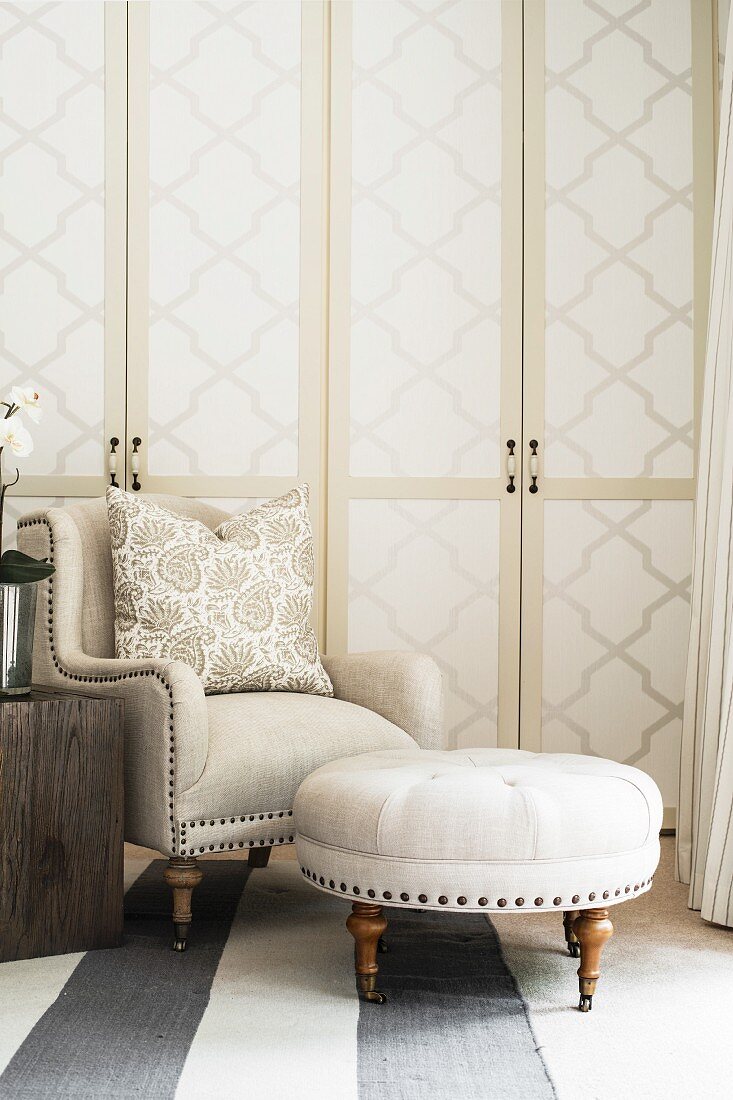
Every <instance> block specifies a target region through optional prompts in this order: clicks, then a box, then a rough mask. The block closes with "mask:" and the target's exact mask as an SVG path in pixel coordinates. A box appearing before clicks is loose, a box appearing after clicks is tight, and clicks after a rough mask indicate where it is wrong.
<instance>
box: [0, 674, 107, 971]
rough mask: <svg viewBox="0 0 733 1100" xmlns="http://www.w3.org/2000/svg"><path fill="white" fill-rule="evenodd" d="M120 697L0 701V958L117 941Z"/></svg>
mask: <svg viewBox="0 0 733 1100" xmlns="http://www.w3.org/2000/svg"><path fill="white" fill-rule="evenodd" d="M122 715H123V703H122V700H121V699H109V698H104V699H98V698H94V697H92V696H88V695H82V694H77V693H73V692H66V691H51V690H46V689H44V688H40V689H34V690H33V691H32V692H31V693H30V694H29V695H25V696H21V697H18V696H16V697H14V698H7V697H0V962H8V961H9V960H11V959H30V958H35V957H37V956H40V955H61V954H64V953H65V952H67V951H89V950H92V949H94V948H100V947H118V946H119V945H120V943H121V942H122V916H123V914H122V898H123V888H122V882H123V878H122V876H123V866H122V864H123V851H124V848H123V817H124V804H123V758H122V752H123V730H122Z"/></svg>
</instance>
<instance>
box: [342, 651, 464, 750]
mask: <svg viewBox="0 0 733 1100" xmlns="http://www.w3.org/2000/svg"><path fill="white" fill-rule="evenodd" d="M322 660H323V665H324V668H325V669H326V672H327V673H328V675H329V676H330V677H331V682H332V683H333V693H334V695H335V697H336V698H337V699H345V700H346V701H347V702H349V703H356V704H357V705H358V706H360V707H366V708H367V710H373V711H375V713H376V714H381V715H382V717H383V718H386V719H387V720H388V721H389V722H393V723H394V724H395V725H396V726H399V727H400V729H403V730H404V731H405V732H406V733H409V734H410V736H411V737H414V738H415V740H416V741H417V743H418V745H419V746H420V748H423V749H442V748H443V747H444V742H445V731H444V725H443V680H442V676H441V673H440V669H439V668H438V666H437V664H436V663H435V661H434V660H433V658H432V657H428V656H427V654H424V653H401V652H397V651H395V652H389V651H381V652H376V653H349V654H346V655H345V656H343V657H328V656H324V657H323V658H322Z"/></svg>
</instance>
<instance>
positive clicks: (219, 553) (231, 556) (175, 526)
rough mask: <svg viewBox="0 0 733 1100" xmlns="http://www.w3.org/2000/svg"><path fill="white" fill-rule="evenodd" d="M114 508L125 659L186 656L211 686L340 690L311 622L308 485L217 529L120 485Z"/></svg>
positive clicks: (118, 615) (119, 630) (120, 641)
mask: <svg viewBox="0 0 733 1100" xmlns="http://www.w3.org/2000/svg"><path fill="white" fill-rule="evenodd" d="M107 510H108V514H109V527H110V534H111V539H112V564H113V571H114V589H115V646H116V651H117V656H118V657H122V658H141V657H168V658H171V659H172V660H178V661H184V662H185V663H186V664H188V665H191V667H192V668H193V669H195V671H196V672H197V673H198V675H199V676H200V677H201V680H202V682H203V685H204V688H205V690H206V691H207V692H210V693H212V694H213V693H217V692H230V691H301V692H308V693H310V694H313V695H332V694H333V688H332V686H331V681H330V680H329V678H328V676H327V674H326V672H325V670H324V668H323V666H322V664H321V661H320V657H319V655H318V645H317V643H316V638H315V635H314V633H313V631H312V629H311V627H310V614H311V608H312V606H313V536H312V532H311V526H310V519H309V517H308V487H307V486H305V485H304V486H301V487H300V488H298V489H293V490H291V492H289V493H286V494H285V496H282V497H279V498H278V499H277V500H270V501H267V503H265V504H263V505H261V506H260V507H258V508H255V509H253V510H252V511H251V512H247V513H245V514H244V515H239V516H233V517H232V518H231V519H229V520H226V521H225V522H224V523H222V524H221V525H220V526H219V527H218V528H217V529H216V531H210V530H209V528H208V527H205V526H204V524H203V523H199V521H198V520H192V519H183V518H181V517H179V516H175V515H173V513H172V512H169V511H167V510H166V509H165V508H162V507H161V506H160V505H159V504H156V503H155V502H154V501H153V500H151V499H145V498H141V497H137V496H133V494H132V493H125V492H123V491H122V490H121V489H116V488H109V489H108V490H107Z"/></svg>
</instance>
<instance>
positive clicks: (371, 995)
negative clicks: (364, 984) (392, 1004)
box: [359, 989, 387, 1005]
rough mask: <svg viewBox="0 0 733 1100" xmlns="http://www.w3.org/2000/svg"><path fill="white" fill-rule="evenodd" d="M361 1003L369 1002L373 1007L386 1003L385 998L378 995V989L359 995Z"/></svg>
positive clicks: (381, 994) (382, 995) (382, 994)
mask: <svg viewBox="0 0 733 1100" xmlns="http://www.w3.org/2000/svg"><path fill="white" fill-rule="evenodd" d="M359 997H360V998H361V1000H362V1001H371V1002H372V1003H373V1004H375V1005H383V1004H386V1003H387V997H386V996H385V994H384V993H380V992H379V990H378V989H368V990H366V991H365V992H363V993H360V994H359Z"/></svg>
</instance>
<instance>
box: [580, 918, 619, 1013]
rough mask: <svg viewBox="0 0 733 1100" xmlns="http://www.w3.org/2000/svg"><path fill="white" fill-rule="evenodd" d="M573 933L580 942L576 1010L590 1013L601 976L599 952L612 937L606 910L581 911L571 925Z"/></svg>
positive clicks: (611, 926) (611, 928) (611, 927)
mask: <svg viewBox="0 0 733 1100" xmlns="http://www.w3.org/2000/svg"><path fill="white" fill-rule="evenodd" d="M573 931H574V932H575V935H576V936H577V937H578V940H579V942H580V966H579V967H578V983H579V985H580V1004H579V1005H578V1008H579V1009H580V1011H581V1012H590V1010H591V1008H592V1007H593V994H594V993H595V991H596V982H597V981H598V979H599V977H600V975H601V969H600V968H601V952H602V951H603V948H604V947H605V945H606V943H607V941H608V940H610V938H611V936H612V935H613V925H612V924H611V921H610V919H609V916H608V909H584V910H582V912H581V914H580V916H579V917H577V919H576V921H575V924H574V925H573Z"/></svg>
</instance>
